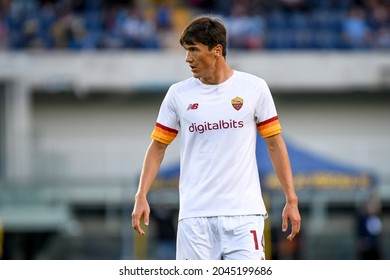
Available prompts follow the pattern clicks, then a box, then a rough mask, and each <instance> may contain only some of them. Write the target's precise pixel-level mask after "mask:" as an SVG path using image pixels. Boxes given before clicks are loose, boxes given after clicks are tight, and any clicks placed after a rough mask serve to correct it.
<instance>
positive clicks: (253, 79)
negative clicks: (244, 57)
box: [234, 70, 267, 86]
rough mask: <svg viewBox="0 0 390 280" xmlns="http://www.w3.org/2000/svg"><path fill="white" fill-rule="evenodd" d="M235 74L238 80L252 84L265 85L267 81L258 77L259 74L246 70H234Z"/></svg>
mask: <svg viewBox="0 0 390 280" xmlns="http://www.w3.org/2000/svg"><path fill="white" fill-rule="evenodd" d="M234 72H235V75H236V77H237V78H238V79H239V80H240V81H243V82H245V83H253V84H257V85H262V86H264V85H267V82H266V81H265V80H264V79H263V78H261V77H259V76H256V75H254V74H251V73H248V72H243V71H238V70H235V71H234Z"/></svg>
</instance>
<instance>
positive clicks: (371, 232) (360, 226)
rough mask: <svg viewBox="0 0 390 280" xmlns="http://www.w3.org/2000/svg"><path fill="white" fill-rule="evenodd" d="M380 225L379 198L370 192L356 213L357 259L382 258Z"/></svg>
mask: <svg viewBox="0 0 390 280" xmlns="http://www.w3.org/2000/svg"><path fill="white" fill-rule="evenodd" d="M382 227H383V226H382V221H381V204H380V200H379V198H378V197H377V196H376V195H375V194H372V195H371V196H370V197H369V198H368V199H367V201H365V203H364V204H363V205H362V207H361V209H359V211H358V213H357V230H358V259H361V260H379V259H382V253H381V235H382Z"/></svg>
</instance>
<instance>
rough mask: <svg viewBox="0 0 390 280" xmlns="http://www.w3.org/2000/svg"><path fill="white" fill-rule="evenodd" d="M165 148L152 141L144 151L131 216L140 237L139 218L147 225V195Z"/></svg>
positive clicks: (148, 208) (141, 231) (133, 225)
mask: <svg viewBox="0 0 390 280" xmlns="http://www.w3.org/2000/svg"><path fill="white" fill-rule="evenodd" d="M167 147H168V145H166V144H163V143H160V142H158V141H156V140H152V142H151V143H150V145H149V147H148V149H147V151H146V155H145V159H144V163H143V166H142V170H141V177H140V181H139V185H138V191H137V193H136V195H135V200H134V209H133V213H132V214H131V217H132V227H133V228H134V229H135V230H136V231H137V232H138V233H140V234H141V235H145V232H144V231H143V230H142V228H141V225H140V223H141V218H142V217H143V220H144V224H145V225H148V224H149V215H150V207H149V203H148V200H147V194H148V192H149V190H150V187H151V186H152V183H153V181H154V179H155V178H156V176H157V173H158V171H159V169H160V166H161V162H162V160H163V158H164V155H165V150H166V149H167Z"/></svg>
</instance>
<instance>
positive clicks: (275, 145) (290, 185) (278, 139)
mask: <svg viewBox="0 0 390 280" xmlns="http://www.w3.org/2000/svg"><path fill="white" fill-rule="evenodd" d="M265 142H266V144H267V148H268V152H269V156H270V158H271V161H272V164H273V167H274V170H275V173H276V176H277V177H278V179H279V181H280V183H281V185H282V188H283V192H284V194H285V196H286V205H285V206H284V209H283V213H282V230H283V231H286V230H287V228H288V221H289V220H290V222H291V233H290V235H289V236H288V237H287V239H288V240H290V241H292V240H293V239H294V237H295V236H296V235H297V234H298V233H299V231H300V228H301V216H300V214H299V209H298V196H297V195H296V193H295V188H294V182H293V176H292V171H291V165H290V159H289V156H288V152H287V148H286V144H285V142H284V139H283V137H282V135H281V134H280V133H279V134H276V135H274V136H271V137H268V138H265Z"/></svg>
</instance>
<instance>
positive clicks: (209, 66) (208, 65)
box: [184, 43, 218, 84]
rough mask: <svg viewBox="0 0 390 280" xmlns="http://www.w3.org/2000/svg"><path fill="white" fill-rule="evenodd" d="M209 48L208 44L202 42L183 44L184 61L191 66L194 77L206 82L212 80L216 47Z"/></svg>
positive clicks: (214, 70)
mask: <svg viewBox="0 0 390 280" xmlns="http://www.w3.org/2000/svg"><path fill="white" fill-rule="evenodd" d="M217 47H218V46H216V47H214V48H213V49H211V50H209V48H208V46H206V45H204V44H202V43H195V44H194V45H185V46H184V48H185V50H186V59H185V60H186V62H187V63H188V65H189V66H190V68H191V72H192V73H193V75H194V77H195V78H198V79H200V80H201V81H202V82H204V83H206V84H208V83H210V81H212V80H213V76H214V75H215V72H216V69H215V66H216V65H215V64H216V58H217V56H216V48H217Z"/></svg>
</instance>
